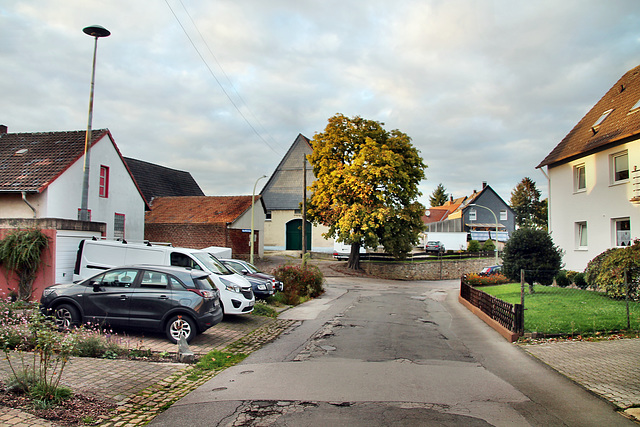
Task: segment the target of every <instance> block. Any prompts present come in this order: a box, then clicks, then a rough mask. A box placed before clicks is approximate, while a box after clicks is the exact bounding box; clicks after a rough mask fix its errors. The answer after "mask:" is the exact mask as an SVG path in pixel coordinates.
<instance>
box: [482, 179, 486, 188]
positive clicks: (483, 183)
mask: <svg viewBox="0 0 640 427" xmlns="http://www.w3.org/2000/svg"><path fill="white" fill-rule="evenodd" d="M486 186H487V181H482V189H483V190H484V188H485V187H486Z"/></svg>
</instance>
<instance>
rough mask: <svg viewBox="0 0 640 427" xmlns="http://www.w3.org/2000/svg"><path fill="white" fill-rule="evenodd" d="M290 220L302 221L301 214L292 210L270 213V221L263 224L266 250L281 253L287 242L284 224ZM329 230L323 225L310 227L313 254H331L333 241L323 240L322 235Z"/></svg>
mask: <svg viewBox="0 0 640 427" xmlns="http://www.w3.org/2000/svg"><path fill="white" fill-rule="evenodd" d="M292 219H302V215H301V214H296V213H294V211H293V210H274V211H271V219H270V220H265V222H264V235H263V236H264V239H263V241H264V246H265V247H266V249H267V250H275V251H283V250H285V247H286V241H287V235H286V234H287V226H286V224H287V223H288V222H289V221H291V220H292ZM328 230H329V228H328V227H325V226H324V225H320V226H312V227H311V250H312V251H314V252H332V251H333V239H325V238H324V237H322V233H326V232H327V231H328Z"/></svg>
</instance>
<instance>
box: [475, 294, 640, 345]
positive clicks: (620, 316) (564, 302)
mask: <svg viewBox="0 0 640 427" xmlns="http://www.w3.org/2000/svg"><path fill="white" fill-rule="evenodd" d="M534 289H535V293H533V294H529V291H528V290H529V286H528V285H526V286H525V298H524V307H525V312H524V329H525V331H526V332H540V333H544V334H594V333H596V332H611V331H619V330H626V329H627V307H626V302H625V301H624V300H613V299H611V298H608V297H607V296H606V295H604V294H602V293H600V292H594V291H589V290H581V289H569V288H559V287H555V286H542V285H536V286H535V288H534ZM482 290H483V291H485V292H486V293H488V294H490V295H493V296H495V297H497V298H500V299H501V300H503V301H506V302H509V303H512V304H514V303H515V304H520V284H519V283H511V284H507V285H499V286H485V287H482ZM629 313H630V320H631V330H635V331H637V330H639V329H640V303H638V302H634V301H630V302H629Z"/></svg>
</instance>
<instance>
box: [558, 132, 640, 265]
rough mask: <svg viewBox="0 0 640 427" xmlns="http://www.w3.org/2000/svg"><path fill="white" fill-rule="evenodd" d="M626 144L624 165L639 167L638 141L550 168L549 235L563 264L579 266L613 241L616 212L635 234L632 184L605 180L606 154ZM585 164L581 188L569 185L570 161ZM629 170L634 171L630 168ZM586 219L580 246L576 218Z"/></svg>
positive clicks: (637, 212)
mask: <svg viewBox="0 0 640 427" xmlns="http://www.w3.org/2000/svg"><path fill="white" fill-rule="evenodd" d="M623 150H628V155H629V170H630V172H631V171H633V170H634V167H636V166H638V167H639V168H640V142H635V143H629V144H624V145H619V146H617V147H615V148H611V149H608V150H605V151H602V152H599V153H596V154H592V155H589V156H586V157H583V158H581V159H579V160H576V161H573V162H571V163H568V164H563V165H560V166H557V167H553V168H549V170H548V174H549V178H550V181H551V183H550V189H549V200H550V205H549V213H550V221H551V229H550V231H551V237H552V239H553V241H554V243H555V244H556V245H557V246H559V247H560V248H561V249H563V250H564V251H565V254H564V257H563V261H564V263H565V268H567V269H570V270H576V271H583V270H584V268H585V267H586V266H587V263H588V262H589V261H590V260H591V259H593V258H594V257H595V256H596V255H598V254H600V253H602V252H603V251H605V250H606V249H609V248H612V247H615V245H616V239H615V233H614V223H613V219H615V218H624V217H628V218H629V219H630V223H631V238H632V240H633V239H634V238H640V204H634V203H631V202H630V201H629V199H631V198H632V197H633V188H632V184H631V181H632V179H631V178H630V180H629V182H626V183H622V184H611V183H610V166H609V163H610V155H611V154H614V153H617V152H619V151H623ZM579 164H584V165H585V171H586V191H582V192H575V191H574V177H573V173H574V166H576V165H579ZM631 176H633V174H631ZM580 221H586V223H587V236H588V237H587V238H588V242H587V243H588V244H587V247H586V248H579V247H578V241H577V234H576V233H577V232H576V222H580Z"/></svg>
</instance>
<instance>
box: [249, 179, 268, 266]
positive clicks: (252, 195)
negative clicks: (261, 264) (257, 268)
mask: <svg viewBox="0 0 640 427" xmlns="http://www.w3.org/2000/svg"><path fill="white" fill-rule="evenodd" d="M266 177H267V175H262V176H261V177H260V178H258V179H256V183H255V184H253V193H251V237H250V239H251V254H249V262H250V263H251V264H253V205H255V203H256V185H258V181H260V180H261V179H262V178H266Z"/></svg>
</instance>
